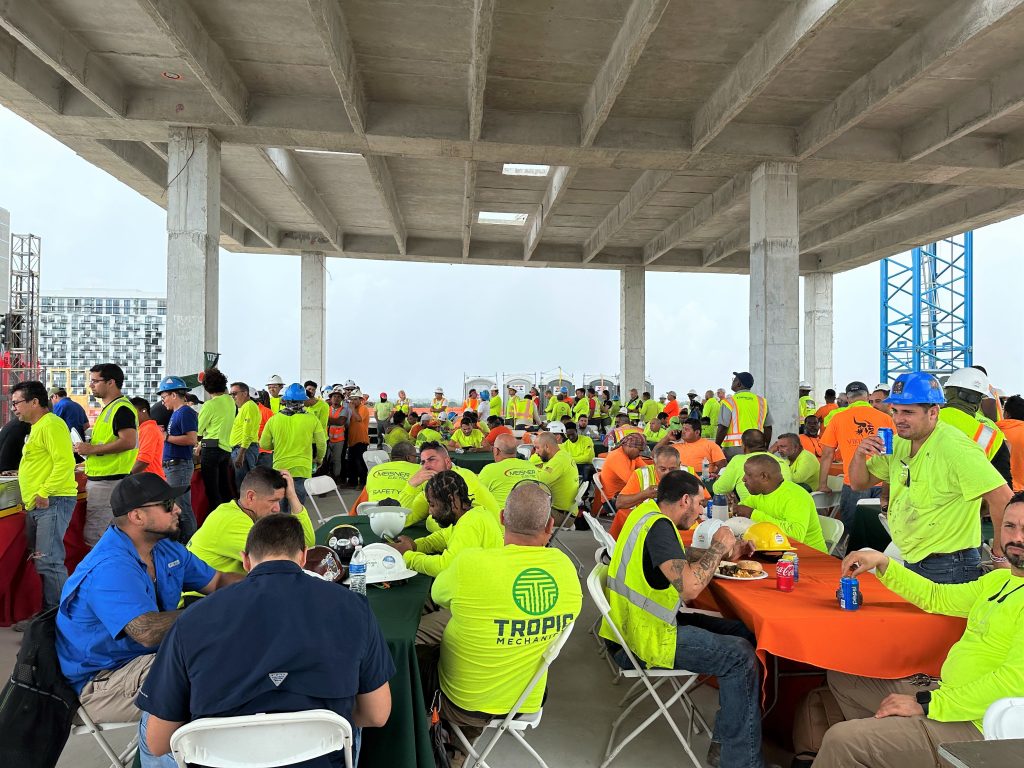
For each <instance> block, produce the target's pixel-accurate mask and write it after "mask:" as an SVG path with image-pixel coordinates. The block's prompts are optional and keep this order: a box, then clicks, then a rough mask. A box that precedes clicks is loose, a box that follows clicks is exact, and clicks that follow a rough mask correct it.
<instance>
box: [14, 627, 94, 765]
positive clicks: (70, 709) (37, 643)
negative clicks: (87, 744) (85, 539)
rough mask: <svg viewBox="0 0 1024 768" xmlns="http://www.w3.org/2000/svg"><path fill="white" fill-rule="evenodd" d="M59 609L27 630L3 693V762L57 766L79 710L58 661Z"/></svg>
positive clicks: (72, 691) (73, 693) (76, 699)
mask: <svg viewBox="0 0 1024 768" xmlns="http://www.w3.org/2000/svg"><path fill="white" fill-rule="evenodd" d="M56 638H57V609H56V608H51V609H50V610H48V611H46V612H44V613H41V614H39V616H37V617H36V618H35V619H33V620H32V623H31V624H29V626H28V628H27V629H26V630H25V635H24V639H23V640H22V641H21V650H19V651H18V660H17V662H16V663H15V665H14V671H13V672H12V673H11V679H10V680H8V681H7V685H5V686H4V689H3V692H2V693H0V766H3V768H53V766H55V765H56V764H57V760H58V759H59V758H60V753H61V752H62V751H63V750H64V745H65V744H66V743H67V740H68V736H69V735H70V734H71V723H72V719H73V718H74V716H75V712H77V711H78V696H77V695H76V694H75V691H74V689H73V688H72V687H71V686H70V685H69V684H68V681H67V680H65V679H64V675H63V674H61V671H60V662H59V661H58V660H57V646H56Z"/></svg>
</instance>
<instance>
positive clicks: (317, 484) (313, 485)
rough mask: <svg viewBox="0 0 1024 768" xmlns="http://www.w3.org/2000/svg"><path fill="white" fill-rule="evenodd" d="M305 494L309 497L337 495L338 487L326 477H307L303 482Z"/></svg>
mask: <svg viewBox="0 0 1024 768" xmlns="http://www.w3.org/2000/svg"><path fill="white" fill-rule="evenodd" d="M304 484H305V487H306V493H308V494H309V495H310V496H323V495H324V494H327V493H337V492H338V485H337V483H335V482H334V480H333V479H331V478H330V477H329V476H327V475H320V476H319V477H307V478H306V480H305V482H304Z"/></svg>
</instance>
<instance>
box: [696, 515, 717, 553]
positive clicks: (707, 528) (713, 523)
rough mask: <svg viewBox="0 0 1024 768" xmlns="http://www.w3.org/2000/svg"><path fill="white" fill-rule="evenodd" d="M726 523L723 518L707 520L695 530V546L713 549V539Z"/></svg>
mask: <svg viewBox="0 0 1024 768" xmlns="http://www.w3.org/2000/svg"><path fill="white" fill-rule="evenodd" d="M723 525H725V523H723V522H722V521H721V520H705V521H704V522H702V523H701V524H700V525H698V526H697V530H695V531H694V532H693V544H692V545H691V546H693V547H694V548H696V549H711V539H713V538H714V536H715V532H716V531H718V529H719V528H721V527H722V526H723Z"/></svg>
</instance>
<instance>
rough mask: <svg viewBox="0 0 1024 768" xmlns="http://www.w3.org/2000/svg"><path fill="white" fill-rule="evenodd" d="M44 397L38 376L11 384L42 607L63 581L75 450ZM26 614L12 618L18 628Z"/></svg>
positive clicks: (56, 597) (74, 492)
mask: <svg viewBox="0 0 1024 768" xmlns="http://www.w3.org/2000/svg"><path fill="white" fill-rule="evenodd" d="M49 404H50V399H49V396H48V395H47V394H46V387H44V386H43V383H42V382H41V381H23V382H21V383H20V384H15V385H14V386H13V387H11V406H12V407H13V409H14V413H15V414H16V415H17V417H18V418H19V419H20V420H21V421H23V422H25V423H26V424H30V425H31V427H32V430H31V431H30V432H29V435H28V437H27V438H26V439H25V447H24V449H23V450H22V453H21V463H20V464H19V465H18V486H19V487H20V489H21V498H22V502H23V503H24V505H25V538H26V539H28V548H29V551H30V552H31V553H32V554H31V555H30V557H31V558H32V560H33V563H34V564H35V567H36V573H38V574H39V578H40V579H41V580H42V582H43V610H44V611H45V610H48V609H50V608H53V607H55V606H56V605H57V604H58V603H59V602H60V592H61V589H63V587H64V582H65V581H67V578H68V572H67V569H66V568H65V567H64V534H65V533H66V532H67V529H68V523H70V522H71V515H72V513H73V512H74V511H75V501H76V500H77V499H78V483H77V482H76V481H75V456H74V453H73V452H72V450H71V433H70V432H69V431H68V425H67V424H65V423H64V421H63V420H62V419H61V418H60V417H58V416H54V415H53V414H52V413H50V408H49ZM27 625H28V620H25V621H21V622H18V624H15V626H14V629H15V631H24V629H25V627H26V626H27Z"/></svg>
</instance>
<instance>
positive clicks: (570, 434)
mask: <svg viewBox="0 0 1024 768" xmlns="http://www.w3.org/2000/svg"><path fill="white" fill-rule="evenodd" d="M548 431H549V432H550V433H551V434H553V435H555V437H556V438H558V439H560V440H561V442H560V443H559V444H558V448H559V450H562V451H565V452H566V453H568V454H569V455H570V456H571V457H572V460H573V462H574V463H575V464H576V471H577V472H579V475H580V480H581V481H583V480H586V481H588V482H589V481H591V480H592V479H593V477H594V455H595V454H594V440H593V438H590V437H587V436H586V435H581V434H580V432H579V430H578V429H576V425H575V424H574V423H573V422H572V421H565V422H561V423H559V424H548Z"/></svg>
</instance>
